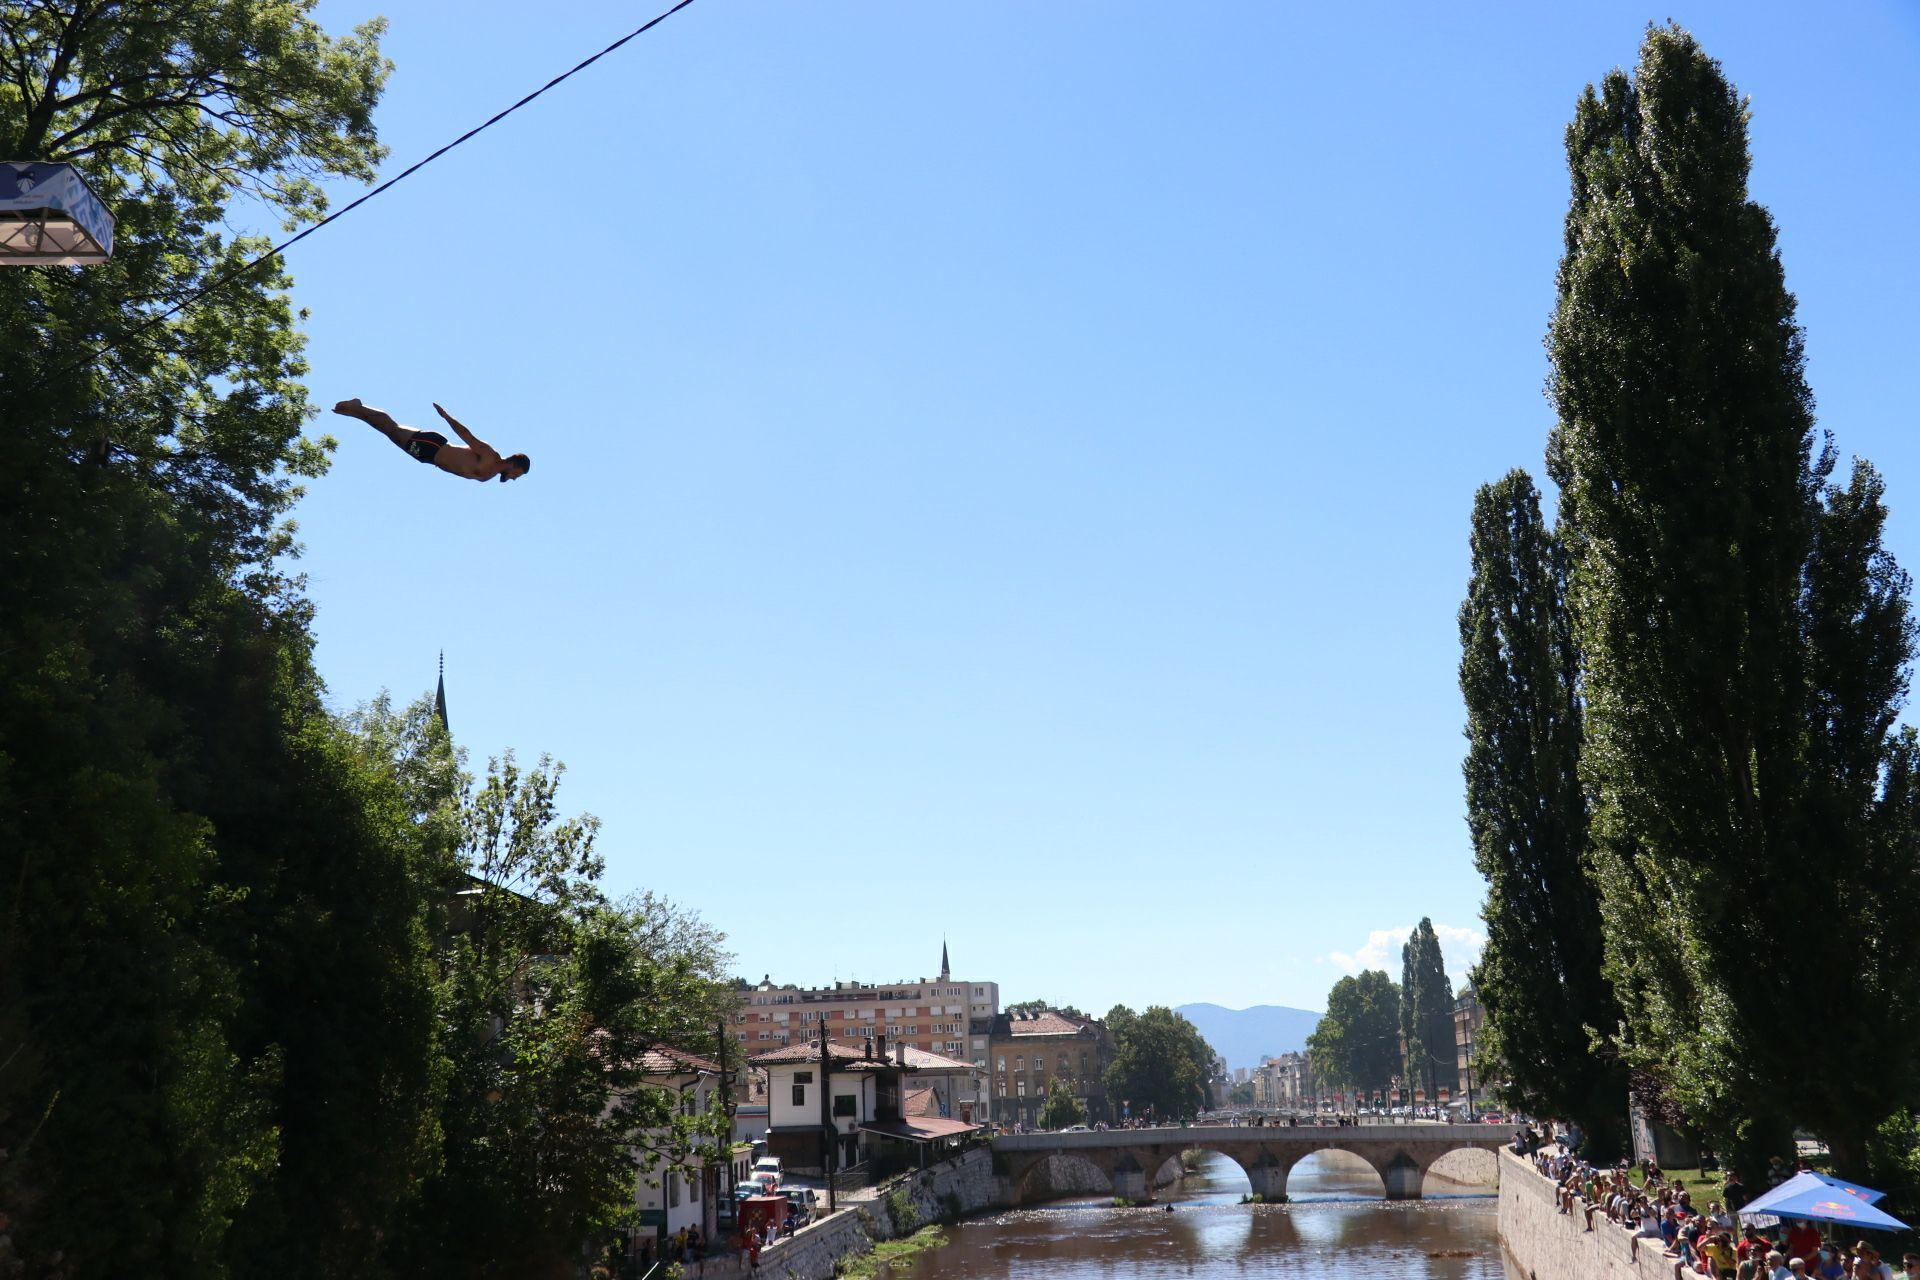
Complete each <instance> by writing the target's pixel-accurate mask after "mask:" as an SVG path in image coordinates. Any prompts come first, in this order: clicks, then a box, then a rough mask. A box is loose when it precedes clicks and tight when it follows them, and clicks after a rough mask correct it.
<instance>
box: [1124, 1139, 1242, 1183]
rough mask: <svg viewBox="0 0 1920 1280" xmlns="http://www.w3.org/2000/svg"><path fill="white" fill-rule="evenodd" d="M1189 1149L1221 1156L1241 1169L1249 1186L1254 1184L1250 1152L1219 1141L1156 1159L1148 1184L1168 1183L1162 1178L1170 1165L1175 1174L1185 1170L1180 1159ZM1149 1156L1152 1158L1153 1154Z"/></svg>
mask: <svg viewBox="0 0 1920 1280" xmlns="http://www.w3.org/2000/svg"><path fill="white" fill-rule="evenodd" d="M1188 1151H1198V1152H1200V1153H1201V1154H1202V1155H1209V1156H1220V1157H1222V1158H1223V1159H1225V1160H1228V1161H1230V1162H1232V1164H1233V1167H1234V1168H1235V1169H1237V1170H1239V1171H1240V1176H1241V1177H1243V1178H1245V1179H1246V1180H1247V1185H1248V1186H1249V1187H1251V1186H1252V1185H1253V1180H1254V1177H1255V1172H1254V1170H1253V1169H1251V1168H1249V1167H1248V1165H1247V1160H1248V1156H1249V1153H1248V1152H1246V1151H1245V1150H1242V1149H1240V1148H1238V1147H1235V1146H1233V1145H1232V1144H1229V1143H1219V1144H1215V1145H1206V1144H1196V1145H1194V1146H1191V1147H1185V1148H1182V1149H1181V1150H1179V1151H1176V1152H1174V1153H1173V1154H1172V1155H1170V1156H1167V1157H1165V1158H1164V1159H1161V1160H1158V1161H1156V1162H1155V1164H1154V1168H1153V1169H1152V1170H1151V1171H1150V1172H1151V1175H1152V1176H1151V1177H1150V1179H1149V1181H1148V1185H1149V1186H1153V1187H1159V1186H1164V1185H1166V1183H1165V1182H1164V1181H1162V1179H1163V1178H1165V1176H1166V1173H1167V1169H1168V1167H1169V1166H1172V1167H1173V1168H1174V1169H1175V1171H1176V1172H1175V1176H1178V1175H1179V1174H1180V1173H1183V1172H1185V1168H1184V1166H1182V1165H1181V1164H1180V1160H1181V1157H1183V1156H1184V1155H1186V1153H1187V1152H1188ZM1148 1158H1149V1159H1150V1160H1151V1159H1152V1156H1149V1157H1148ZM1169 1180H1170V1179H1169Z"/></svg>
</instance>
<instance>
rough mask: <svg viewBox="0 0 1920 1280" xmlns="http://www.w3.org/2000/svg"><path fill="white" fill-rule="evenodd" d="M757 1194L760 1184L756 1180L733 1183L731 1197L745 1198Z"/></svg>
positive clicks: (736, 1198)
mask: <svg viewBox="0 0 1920 1280" xmlns="http://www.w3.org/2000/svg"><path fill="white" fill-rule="evenodd" d="M759 1194H760V1184H759V1183H757V1182H737V1183H735V1184H734V1187H733V1198H734V1199H735V1200H745V1199H747V1198H748V1197H749V1196H757V1195H759Z"/></svg>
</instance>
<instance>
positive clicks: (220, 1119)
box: [0, 0, 433, 1277]
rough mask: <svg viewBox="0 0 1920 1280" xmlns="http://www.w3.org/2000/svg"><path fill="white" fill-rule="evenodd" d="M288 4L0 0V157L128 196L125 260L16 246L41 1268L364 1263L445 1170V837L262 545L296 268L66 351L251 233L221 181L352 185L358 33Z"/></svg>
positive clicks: (146, 305) (0, 952)
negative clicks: (438, 984)
mask: <svg viewBox="0 0 1920 1280" xmlns="http://www.w3.org/2000/svg"><path fill="white" fill-rule="evenodd" d="M306 9H307V6H305V5H302V4H268V3H262V2H258V0H254V2H243V0H228V2H226V3H218V4H212V5H204V4H203V5H188V4H182V3H156V4H150V5H126V4H106V3H97V2H93V0H70V2H68V3H25V2H22V0H0V31H4V32H5V33H6V39H5V41H4V42H0V154H5V155H6V156H7V157H8V158H23V159H46V160H67V161H71V162H73V163H75V164H76V165H78V166H79V167H80V168H81V170H82V171H83V172H84V173H85V175H86V176H87V178H88V180H89V181H90V182H91V183H92V185H93V186H94V188H95V190H96V191H98V192H99V193H100V195H101V196H102V197H103V199H104V200H105V201H106V202H107V203H108V205H109V206H110V207H111V208H112V209H113V211H114V213H115V214H116V216H117V219H118V226H117V231H116V245H115V254H114V257H113V259H112V260H111V261H110V262H108V263H105V264H102V265H99V266H94V267H88V268H86V269H85V270H82V271H66V270H48V271H39V270H20V269H14V270H8V271H5V272H0V331H4V332H5V333H6V335H7V337H6V340H5V341H4V342H0V405H5V406H6V408H5V416H6V423H7V431H8V441H9V445H10V446H11V447H10V450H9V453H10V455H12V456H10V461H9V475H8V495H9V496H8V501H6V502H4V503H0V683H4V686H5V687H6V689H7V691H8V695H7V697H6V698H5V699H3V700H0V1030H3V1031H4V1034H5V1037H6V1040H7V1043H8V1045H9V1048H8V1051H7V1052H6V1053H5V1054H4V1055H0V1148H4V1149H5V1150H6V1151H7V1152H8V1157H7V1159H6V1160H5V1161H4V1162H0V1202H4V1203H5V1204H6V1205H7V1212H8V1214H9V1216H10V1219H11V1234H12V1237H13V1242H14V1244H15V1247H16V1248H17V1249H18V1251H19V1252H20V1254H21V1255H22V1257H23V1259H24V1261H25V1264H26V1265H27V1267H28V1269H29V1270H36V1271H42V1272H49V1273H50V1272H52V1271H53V1270H56V1269H57V1270H58V1271H60V1272H61V1273H63V1274H71V1275H80V1276H86V1275H106V1274H114V1275H124V1274H146V1273H168V1274H191V1275H195V1276H212V1277H218V1276H222V1275H227V1274H242V1275H257V1274H263V1273H267V1272H272V1273H274V1274H279V1275H287V1276H297V1275H304V1274H309V1273H312V1274H320V1273H328V1272H331V1273H336V1274H338V1273H349V1272H357V1273H359V1274H368V1275H371V1274H377V1272H378V1268H377V1265H375V1262H374V1259H375V1255H376V1254H377V1252H378V1248H379V1244H380V1241H381V1239H382V1237H383V1233H385V1232H386V1231H388V1230H390V1229H391V1228H392V1227H393V1225H394V1223H395V1222H396V1221H397V1220H398V1218H399V1216H400V1215H401V1214H403V1213H404V1210H405V1205H406V1203H407V1200H408V1197H409V1194H410V1188H411V1187H412V1185H413V1184H414V1180H415V1178H416V1177H417V1175H418V1174H419V1173H420V1172H421V1171H422V1170H423V1168H424V1166H425V1164H426V1162H427V1161H428V1159H429V1156H428V1152H429V1151H430V1148H431V1144H432V1138H433V1135H432V1132H431V1109H430V1095H431V1088H432V1080H431V1075H430V1072H429V1069H428V1068H429V1063H430V1056H429V1055H428V1054H427V1053H425V1052H423V1051H422V1050H423V1046H425V1045H426V1044H427V1043H429V1041H430V1038H431V1032H432V1021H431V1008H432V1006H431V1001H430V998H429V991H430V977H431V975H430V972H429V968H428V961H429V959H430V950H429V945H428V944H429V933H428V916H429V911H428V906H427V902H426V897H425V895H424V894H423V893H422V892H420V890H419V888H418V881H419V878H420V877H423V876H428V875H430V874H431V868H430V867H427V866H424V865H422V864H423V861H424V860H426V859H429V858H430V853H431V851H430V850H429V849H428V848H427V847H426V846H424V845H422V844H421V843H420V841H419V840H418V838H417V834H416V833H415V832H414V831H413V830H412V829H411V828H410V827H409V825H408V824H407V823H406V822H405V820H404V815H403V811H402V806H401V804H400V802H399V801H398V800H397V798H396V795H395V792H394V788H393V786H392V783H391V781H390V780H389V778H388V775H387V773H386V771H385V769H384V768H383V767H382V766H381V765H380V764H379V763H378V762H376V761H371V760H368V759H367V758H365V757H364V756H363V755H362V754H361V753H360V752H359V751H358V749H357V747H356V746H355V745H354V744H353V743H352V742H350V741H348V740H347V739H346V738H344V737H343V735H342V734H341V733H340V732H339V730H338V728H337V726H335V725H333V724H332V723H331V721H330V720H329V718H328V717H327V715H326V712H325V709H324V704H323V701H322V690H321V688H320V684H319V681H318V679H317V677H316V676H315V675H314V672H313V669H312V663H311V660H310V654H309V650H310V645H311V641H310V639H309V636H308V633H307V624H308V620H309V612H310V611H309V608H308V606H307V605H306V604H305V602H304V601H302V600H301V599H300V597H299V594H298V582H297V580H296V579H293V578H291V577H289V576H288V575H287V574H286V572H285V571H284V568H283V564H282V561H283V557H284V556H285V555H286V553H288V552H289V551H290V550H291V549H292V543H291V530H290V529H289V528H288V527H287V526H286V525H285V524H284V523H282V521H283V518H284V516H285V514H286V512H287V510H288V508H289V505H290V504H291V502H292V501H293V499H294V497H295V496H296V494H297V488H296V485H295V482H296V480H297V479H298V478H300V477H303V476H313V475H317V474H319V472H320V469H321V464H322V462H323V459H324V455H323V452H322V448H321V446H320V445H319V444H317V443H315V442H313V441H310V440H307V439H305V438H303V436H302V434H301V432H302V427H303V424H304V423H305V421H306V419H307V416H308V413H309V410H308V406H307V402H306V397H305V392H304V389H303V388H301V387H300V385H299V384H298V383H297V381H296V379H297V378H298V377H299V376H300V375H301V373H302V372H303V366H302V364H301V359H300V351H301V344H302V338H301V336H300V333H299V329H298V325H297V324H296V316H295V314H294V312H293V308H292V306H291V305H290V303H289V301H288V299H287V297H286V295H285V292H284V288H285V285H286V279H285V277H284V275H283V274H282V273H281V272H280V271H279V270H278V268H277V267H275V266H271V265H269V266H265V267H262V268H261V269H259V270H258V271H256V272H254V273H252V274H251V275H249V276H247V277H245V278H243V279H241V280H238V281H236V282H235V283H233V284H232V285H230V286H228V287H226V288H224V289H222V290H221V291H220V292H218V293H217V294H215V295H213V296H212V297H210V298H209V299H208V300H206V301H205V302H204V303H201V304H199V305H198V306H196V307H195V308H194V309H193V310H191V311H190V312H188V313H185V314H183V315H181V316H178V317H175V318H173V319H171V320H167V321H164V322H161V323H158V324H156V325H155V326H154V327H153V328H152V329H151V330H149V331H148V332H147V333H146V334H144V335H143V336H142V337H141V338H140V339H138V340H136V341H131V342H127V343H125V344H124V345H123V346H122V347H121V348H120V349H119V350H117V351H116V352H115V353H113V354H112V355H109V356H105V357H102V358H100V359H96V360H88V359H85V358H84V356H85V353H86V352H87V351H88V350H89V349H90V348H92V347H94V346H96V345H98V344H102V343H105V342H108V341H110V340H117V339H121V338H123V337H125V336H126V335H127V334H128V333H129V332H130V331H131V330H132V329H133V328H134V327H135V326H137V325H139V324H141V323H142V322H143V321H144V320H146V319H148V318H149V317H152V316H155V315H156V314H157V313H158V312H159V311H160V310H161V309H162V308H165V307H167V306H169V305H171V304H172V303H173V302H175V301H176V300H179V299H181V298H183V297H185V296H186V295H187V294H188V293H189V292H190V291H192V290H193V289H195V288H196V287H198V286H199V285H201V284H203V283H205V282H207V281H208V280H210V279H212V278H213V277H215V276H217V275H219V274H220V273H222V272H224V271H226V270H228V269H230V268H232V267H233V266H235V265H237V264H238V263H240V262H241V261H243V260H244V259H245V258H246V257H247V256H249V255H250V254H252V253H253V252H256V251H257V250H258V249H259V248H260V247H261V245H262V243H263V242H261V241H258V240H253V239H248V238H242V237H234V236H231V235H229V234H228V232H227V231H226V226H227V223H228V220H229V216H230V215H235V214H237V213H238V205H239V203H240V202H241V201H243V200H245V201H256V202H259V204H258V207H263V208H265V209H267V210H270V211H272V212H273V213H275V214H276V215H279V216H284V217H286V218H288V219H299V218H305V217H310V216H312V215H313V214H315V213H317V212H318V211H319V210H320V208H321V207H322V203H323V202H322V198H321V196H320V192H319V188H318V187H317V185H316V184H315V179H316V178H317V177H321V176H327V175H333V176H340V177H350V178H361V179H364V178H369V177H371V176H372V173H373V170H374V165H375V164H376V162H377V161H378V159H379V158H380V155H381V150H380V148H379V146H378V144H377V142H376V141H375V137H374V132H373V128H372V125H371V110H372V107H373V103H374V101H375V100H376V99H377V97H378V95H379V91H380V88H381V85H382V83H383V81H384V79H385V76H386V71H387V64H386V62H385V61H384V59H382V58H381V57H380V54H379V50H378V47H377V35H378V27H377V25H375V26H368V27H365V28H363V29H362V30H361V31H360V32H359V33H358V34H356V35H355V36H352V37H349V38H346V39H334V38H331V37H329V36H328V35H327V34H326V33H325V32H324V31H322V30H321V29H320V28H318V27H317V26H316V25H315V24H314V23H313V22H312V21H311V20H310V19H309V18H308V17H307V15H306ZM75 365H77V366H78V367H74V366H75ZM295 1239H297V1240H299V1241H300V1242H301V1243H300V1246H299V1247H298V1248H289V1247H288V1243H287V1242H289V1241H291V1240H295ZM56 1257H58V1258H59V1259H60V1260H61V1261H60V1262H59V1264H58V1267H57V1268H56V1267H55V1264H54V1263H53V1262H52V1261H50V1260H51V1259H53V1258H56Z"/></svg>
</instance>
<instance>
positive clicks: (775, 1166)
mask: <svg viewBox="0 0 1920 1280" xmlns="http://www.w3.org/2000/svg"><path fill="white" fill-rule="evenodd" d="M763 1173H766V1174H772V1175H773V1183H772V1185H773V1186H776V1187H777V1186H779V1185H780V1157H779V1156H761V1157H760V1158H759V1159H758V1160H755V1161H754V1162H753V1176H754V1178H755V1179H758V1178H759V1177H760V1175H761V1174H763Z"/></svg>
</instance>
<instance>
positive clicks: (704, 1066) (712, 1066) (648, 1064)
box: [638, 1044, 720, 1076]
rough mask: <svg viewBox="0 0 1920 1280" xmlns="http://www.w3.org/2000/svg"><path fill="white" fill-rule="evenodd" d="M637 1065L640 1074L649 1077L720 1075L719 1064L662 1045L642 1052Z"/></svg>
mask: <svg viewBox="0 0 1920 1280" xmlns="http://www.w3.org/2000/svg"><path fill="white" fill-rule="evenodd" d="M638 1065H639V1067H640V1071H641V1073H642V1074H643V1075H649V1076H682V1075H685V1074H687V1073H688V1072H689V1071H704V1072H706V1073H707V1074H708V1075H714V1076H717V1075H719V1074H720V1064H719V1063H717V1062H712V1061H709V1060H708V1059H706V1058H702V1057H701V1056H700V1055H698V1054H694V1053H688V1052H686V1051H685V1050H683V1049H675V1048H673V1047H671V1046H670V1045H664V1044H656V1045H654V1046H653V1047H652V1048H651V1049H647V1050H644V1051H643V1052H642V1053H641V1054H640V1057H639V1059H638Z"/></svg>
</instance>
